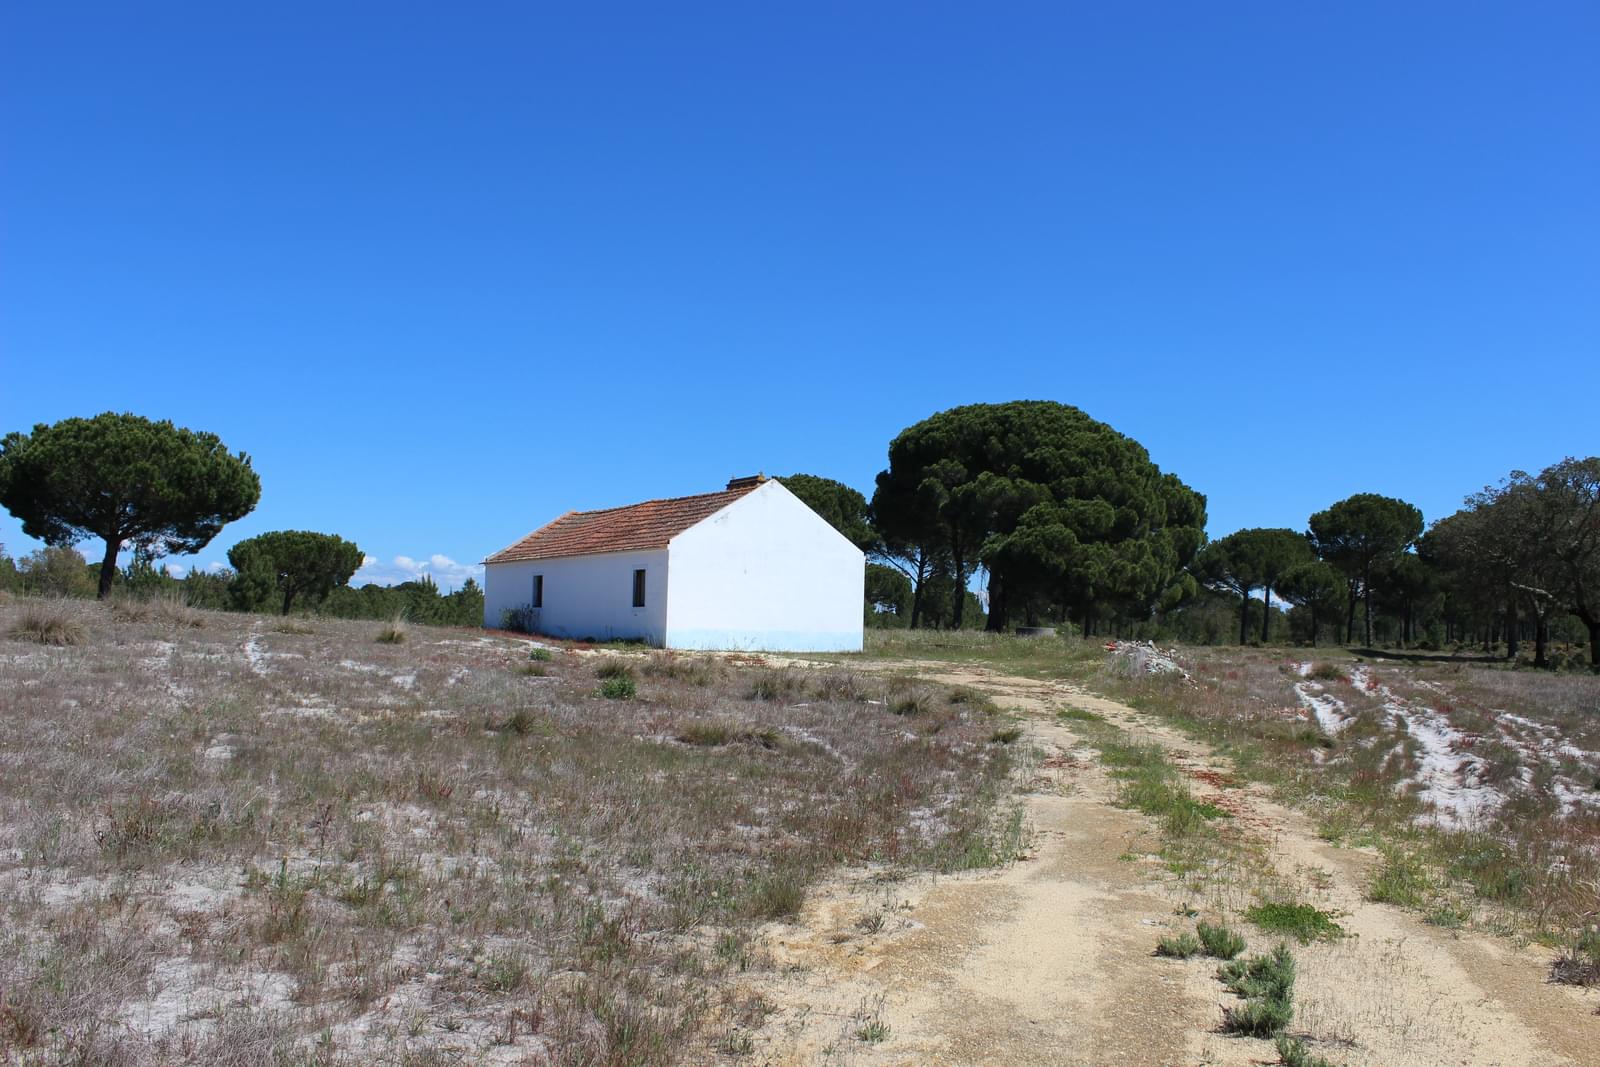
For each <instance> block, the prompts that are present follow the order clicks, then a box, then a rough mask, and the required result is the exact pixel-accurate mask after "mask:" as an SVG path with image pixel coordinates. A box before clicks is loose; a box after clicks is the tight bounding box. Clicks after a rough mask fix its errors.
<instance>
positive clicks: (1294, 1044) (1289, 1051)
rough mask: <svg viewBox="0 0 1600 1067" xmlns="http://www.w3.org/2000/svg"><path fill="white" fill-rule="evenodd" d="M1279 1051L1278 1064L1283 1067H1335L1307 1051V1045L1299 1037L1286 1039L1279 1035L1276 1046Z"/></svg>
mask: <svg viewBox="0 0 1600 1067" xmlns="http://www.w3.org/2000/svg"><path fill="white" fill-rule="evenodd" d="M1275 1047H1276V1048H1277V1050H1278V1062H1279V1064H1281V1065H1282V1067H1333V1064H1331V1063H1329V1062H1328V1061H1327V1060H1325V1059H1323V1058H1322V1057H1321V1056H1317V1055H1314V1054H1312V1053H1310V1052H1308V1051H1306V1043H1305V1042H1304V1041H1301V1040H1300V1039H1299V1038H1298V1037H1284V1036H1282V1035H1279V1037H1278V1041H1277V1044H1276V1046H1275Z"/></svg>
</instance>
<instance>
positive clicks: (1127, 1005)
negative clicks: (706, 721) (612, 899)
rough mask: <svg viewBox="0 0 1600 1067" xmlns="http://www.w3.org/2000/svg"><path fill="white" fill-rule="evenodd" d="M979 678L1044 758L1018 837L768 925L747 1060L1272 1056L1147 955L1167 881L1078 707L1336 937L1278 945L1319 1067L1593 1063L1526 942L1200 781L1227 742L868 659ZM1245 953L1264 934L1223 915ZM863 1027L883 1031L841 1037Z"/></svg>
mask: <svg viewBox="0 0 1600 1067" xmlns="http://www.w3.org/2000/svg"><path fill="white" fill-rule="evenodd" d="M878 667H879V669H885V670H898V671H907V670H913V671H916V672H917V673H920V674H921V675H922V676H924V677H927V678H930V679H933V680H937V681H941V682H947V683H953V684H962V685H968V686H972V687H974V688H976V689H980V690H982V691H984V692H986V693H988V694H989V695H991V696H992V697H993V698H994V699H995V700H996V701H997V702H998V703H999V704H1000V705H1001V706H1002V707H1006V708H1010V709H1016V710H1018V711H1019V712H1022V713H1024V714H1025V722H1026V725H1027V739H1028V740H1030V741H1031V742H1032V743H1033V745H1034V746H1035V747H1036V749H1037V750H1038V751H1039V752H1040V753H1041V754H1042V756H1043V758H1042V760H1041V761H1039V763H1038V765H1037V766H1030V767H1028V768H1026V769H1025V770H1024V772H1023V773H1024V774H1025V776H1026V779H1027V780H1026V781H1025V782H1024V794H1023V803H1024V805H1025V811H1026V817H1027V819H1028V821H1029V823H1030V824H1031V826H1032V828H1033V831H1034V836H1033V849H1032V853H1031V855H1030V856H1029V857H1028V858H1027V859H1025V860H1023V861H1021V862H1018V863H1016V864H1013V865H1011V866H1010V867H1008V868H1006V869H1004V870H1001V871H997V872H990V873H982V874H974V875H961V876H946V877H940V878H936V879H935V878H919V879H915V880H912V881H882V880H879V877H877V876H875V874H874V872H865V871H853V872H848V873H846V874H843V875H841V876H840V877H839V878H838V879H836V880H835V881H833V882H831V883H828V884H826V885H824V886H823V887H821V888H820V889H819V890H818V891H817V892H815V893H813V895H812V897H811V898H810V899H809V900H808V903H807V905H806V907H805V909H804V911H803V913H802V915H801V916H800V919H799V921H798V922H797V923H795V924H793V925H785V924H774V925H772V926H771V927H769V928H768V929H767V931H766V945H767V948H768V950H769V951H770V953H771V955H772V957H773V960H774V962H775V963H776V965H777V966H776V969H775V970H774V971H773V972H771V973H772V974H773V975H774V977H771V978H765V979H760V980H757V982H756V983H755V989H756V990H757V991H759V992H760V993H761V994H762V995H763V996H765V997H766V998H767V999H768V1000H769V1001H770V1002H772V1003H773V1004H775V1005H776V1006H777V1010H776V1011H775V1012H773V1013H772V1015H771V1016H770V1017H769V1018H768V1020H767V1022H766V1024H765V1026H764V1027H763V1028H762V1029H761V1031H759V1032H758V1033H757V1034H756V1035H754V1036H755V1039H756V1049H755V1055H754V1057H752V1058H751V1059H752V1060H753V1061H754V1062H758V1063H768V1064H813V1063H861V1064H906V1065H910V1064H1057V1065H1061V1064H1083V1065H1099V1064H1141V1065H1143V1064H1148V1065H1178V1064H1183V1065H1190V1064H1218V1065H1224V1064H1228V1065H1232V1064H1237V1065H1246V1064H1266V1063H1276V1062H1278V1057H1277V1054H1276V1052H1275V1051H1274V1050H1273V1047H1272V1044H1271V1043H1270V1042H1267V1041H1259V1040H1254V1039H1243V1038H1234V1037H1229V1036H1226V1035H1224V1034H1222V1033H1220V1032H1219V1030H1218V1023H1219V1021H1220V1018H1221V1008H1222V1006H1223V1005H1224V1004H1232V1003H1237V1001H1236V1000H1235V998H1233V997H1231V996H1230V995H1228V994H1227V993H1225V992H1224V991H1223V990H1222V988H1221V986H1220V984H1219V983H1218V982H1217V981H1216V980H1215V979H1214V977H1213V974H1214V971H1215V968H1216V963H1215V961H1210V960H1204V959H1194V960H1188V961H1176V960H1166V959H1160V958H1157V957H1155V956H1154V955H1153V954H1152V953H1153V949H1154V946H1155V943H1156V940H1157V938H1158V937H1160V936H1161V935H1162V934H1164V933H1176V932H1180V931H1182V930H1186V929H1189V928H1191V924H1190V920H1188V919H1185V918H1184V917H1182V916H1181V915H1180V914H1179V910H1180V906H1182V905H1185V904H1193V906H1195V907H1198V908H1201V909H1203V910H1207V911H1215V910H1217V909H1218V908H1221V909H1223V910H1233V909H1234V908H1235V907H1237V908H1242V907H1244V906H1245V905H1247V904H1248V903H1250V900H1249V899H1248V897H1247V896H1246V895H1245V894H1246V891H1245V889H1244V888H1243V885H1244V883H1245V882H1247V881H1248V879H1246V878H1244V877H1242V876H1241V879H1240V886H1239V888H1238V889H1237V890H1236V892H1237V894H1238V895H1239V898H1238V899H1228V898H1227V896H1228V893H1229V890H1227V889H1223V890H1221V891H1219V894H1218V895H1217V897H1216V898H1215V899H1212V900H1208V901H1188V900H1186V899H1185V896H1184V890H1183V889H1182V888H1181V886H1180V885H1178V880H1177V879H1174V878H1172V877H1170V876H1168V875H1166V873H1165V871H1164V870H1163V868H1162V866H1161V864H1160V863H1159V861H1157V860H1154V859H1153V858H1150V857H1149V853H1151V852H1153V851H1154V850H1155V849H1156V847H1157V844H1156V840H1157V831H1156V828H1155V827H1154V824H1153V822H1152V820H1150V819H1148V818H1147V817H1145V816H1142V815H1140V814H1138V813H1136V812H1131V811H1127V810H1124V809H1121V808H1118V807H1116V806H1115V805H1114V803H1113V799H1114V796H1115V783H1114V782H1113V781H1112V780H1111V779H1110V778H1109V777H1108V776H1107V775H1106V774H1105V772H1104V771H1103V770H1102V769H1101V768H1100V767H1099V765H1098V764H1097V762H1096V760H1095V758H1094V752H1093V750H1092V749H1090V748H1089V747H1087V746H1086V745H1085V744H1084V743H1083V742H1082V740H1081V739H1080V738H1079V737H1077V736H1076V735H1075V734H1073V733H1072V732H1071V731H1070V730H1068V729H1067V728H1065V727H1064V726H1063V725H1061V724H1060V723H1059V722H1058V721H1057V720H1056V719H1055V718H1054V715H1053V713H1054V712H1055V711H1056V710H1058V709H1060V708H1064V707H1067V706H1073V707H1078V708H1083V709H1086V710H1090V711H1093V712H1095V713H1097V714H1099V715H1102V716H1104V717H1105V718H1106V720H1107V721H1109V722H1111V723H1113V724H1115V725H1117V726H1119V727H1121V728H1123V729H1124V730H1126V731H1128V732H1129V733H1130V734H1131V735H1133V736H1134V737H1135V738H1136V739H1138V740H1144V741H1150V742H1154V743H1157V744H1160V745H1162V746H1163V747H1164V748H1166V749H1168V751H1169V758H1170V759H1172V761H1173V762H1175V763H1177V764H1178V765H1179V766H1180V767H1182V768H1183V769H1184V770H1185V771H1186V772H1188V773H1189V774H1190V775H1191V776H1193V775H1195V774H1196V773H1197V772H1198V773H1199V775H1200V776H1198V777H1192V779H1191V787H1192V788H1193V790H1194V792H1195V794H1196V796H1197V797H1200V798H1203V799H1213V800H1215V801H1216V802H1218V803H1219V804H1221V805H1222V806H1225V807H1228V808H1229V809H1230V810H1233V811H1234V812H1235V813H1236V820H1235V823H1236V825H1240V826H1243V827H1245V830H1246V834H1247V836H1248V837H1249V839H1250V840H1251V841H1252V842H1253V843H1254V845H1255V846H1256V849H1255V851H1256V852H1257V854H1258V857H1259V861H1260V862H1261V863H1264V864H1267V865H1269V866H1270V867H1271V868H1275V869H1276V871H1277V872H1278V876H1279V877H1280V878H1281V879H1284V880H1287V881H1288V882H1289V883H1290V884H1292V885H1295V886H1297V887H1298V892H1299V893H1300V894H1301V895H1303V897H1304V899H1307V900H1310V901H1311V902H1313V903H1316V904H1317V905H1318V906H1319V907H1322V908H1324V909H1327V910H1330V911H1333V912H1335V913H1336V914H1338V915H1339V922H1340V923H1341V925H1343V926H1344V927H1345V929H1346V930H1348V931H1349V932H1350V933H1351V934H1352V935H1354V936H1351V937H1347V938H1344V939H1343V940H1340V941H1336V942H1332V943H1328V944H1318V945H1311V946H1305V947H1298V946H1297V947H1296V949H1295V951H1296V957H1297V960H1298V963H1299V980H1298V983H1297V986H1296V1019H1295V1023H1294V1026H1293V1027H1292V1028H1291V1033H1293V1034H1296V1035H1297V1036H1301V1037H1304V1038H1306V1039H1307V1042H1308V1047H1309V1048H1310V1050H1311V1051H1313V1052H1315V1053H1316V1054H1318V1055H1321V1056H1324V1057H1326V1058H1327V1059H1328V1060H1329V1062H1330V1063H1333V1064H1344V1065H1347V1067H1356V1065H1362V1067H1367V1065H1373V1067H1376V1065H1380V1064H1382V1065H1400V1067H1409V1065H1416V1067H1427V1065H1445V1064H1450V1065H1483V1067H1490V1065H1498V1067H1521V1065H1533V1064H1541V1065H1542V1064H1552V1065H1581V1067H1587V1065H1600V1017H1597V1016H1596V1015H1595V1014H1594V1011H1595V1007H1596V1002H1597V999H1600V998H1596V997H1595V996H1593V995H1592V994H1591V995H1585V994H1583V993H1581V992H1579V991H1576V990H1573V989H1569V988H1566V987H1561V986H1555V985H1550V984H1548V983H1547V982H1546V981H1545V973H1546V968H1547V966H1548V963H1549V953H1548V951H1547V950H1543V949H1539V948H1536V947H1530V948H1518V947H1516V946H1514V945H1513V944H1512V943H1510V942H1509V941H1505V940H1503V939H1496V938H1493V937H1490V936H1487V935H1481V934H1476V933H1472V932H1464V931H1451V930H1445V929H1440V928H1436V927H1432V926H1428V925H1426V924H1424V923H1423V922H1422V921H1421V918H1420V917H1419V916H1416V915H1413V914H1410V913H1407V912H1405V911H1402V910H1400V909H1397V908H1393V907H1389V906H1386V905H1379V904H1372V903H1368V902H1366V901H1365V900H1364V899H1363V893H1362V889H1363V887H1364V886H1365V884H1366V881H1367V871H1368V870H1369V868H1370V866H1371V865H1372V863H1373V862H1374V860H1375V857H1374V856H1373V855H1371V854H1370V853H1368V852H1364V851H1362V850H1356V849H1341V848H1336V847H1334V846H1332V845H1330V844H1328V843H1326V842H1324V841H1322V840H1321V839H1319V838H1318V837H1317V835H1316V832H1315V827H1314V826H1312V825H1311V823H1310V821H1309V820H1308V819H1306V818H1305V817H1304V816H1303V815H1301V814H1299V813H1297V812H1294V811H1292V810H1290V809H1287V808H1285V807H1283V806H1281V805H1278V804H1276V803H1274V802H1273V801H1272V800H1271V799H1270V798H1269V797H1268V796H1267V794H1266V792H1265V791H1264V790H1263V789H1261V788H1259V787H1255V786H1244V787H1242V788H1230V789H1222V788H1219V786H1218V785H1217V784H1214V783H1217V782H1219V781H1223V780H1225V778H1226V776H1227V775H1228V774H1229V771H1230V770H1231V768H1230V766H1229V764H1228V763H1227V761H1226V760H1224V759H1221V758H1219V757H1217V756H1215V755H1214V754H1212V753H1210V752H1209V751H1207V750H1206V749H1205V748H1204V747H1203V746H1201V745H1199V744H1197V743H1196V742H1194V741H1192V740H1190V739H1188V738H1186V737H1184V736H1182V735H1181V734H1179V733H1178V732H1177V731H1175V730H1173V729H1170V728H1168V727H1166V726H1164V725H1162V724H1161V723H1159V722H1157V721H1155V720H1153V719H1151V718H1150V717H1147V716H1144V715H1141V714H1140V713H1138V712H1136V711H1134V710H1133V709H1131V708H1128V707H1126V706H1125V705H1122V704H1118V703H1116V702H1113V701H1109V700H1105V699H1103V698H1100V697H1097V696H1094V695H1092V694H1089V693H1087V692H1085V691H1083V690H1081V689H1079V688H1077V687H1075V686H1072V685H1069V684H1065V683H1060V682H1048V681H1038V680H1033V679H1026V678H1019V677H1015V676H1011V675H1006V674H1002V673H998V672H994V671H989V670H986V669H982V668H969V667H963V668H959V669H949V668H930V667H929V666H928V665H926V664H907V663H894V664H881V665H878ZM1240 929H1241V930H1242V932H1244V933H1246V935H1247V936H1248V937H1250V940H1251V945H1250V947H1251V950H1252V951H1264V950H1266V949H1267V948H1270V947H1271V944H1272V943H1274V942H1273V940H1271V939H1268V938H1267V937H1265V936H1264V935H1262V934H1260V933H1259V932H1257V931H1255V930H1254V929H1252V928H1250V927H1248V926H1247V925H1244V924H1240ZM863 1033H867V1034H869V1035H871V1036H874V1037H877V1036H880V1035H884V1034H886V1035H887V1036H884V1037H882V1039H881V1040H876V1041H869V1040H863V1037H862V1035H863Z"/></svg>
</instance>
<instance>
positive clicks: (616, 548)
mask: <svg viewBox="0 0 1600 1067" xmlns="http://www.w3.org/2000/svg"><path fill="white" fill-rule="evenodd" d="M759 485H760V483H759V482H754V481H753V480H752V483H751V484H749V485H736V486H735V488H732V489H724V490H721V491H720V492H716V493H701V494H700V495H698V496H680V497H673V498H672V499H670V500H646V501H645V502H644V503H642V504H629V505H628V506H627V507H623V508H607V509H605V510H604V511H569V512H567V513H566V514H565V515H563V516H561V517H560V518H559V519H556V520H554V521H553V522H549V523H546V524H545V525H543V526H541V527H539V528H538V529H537V530H535V531H533V533H531V534H529V535H528V536H527V537H524V538H523V539H522V540H520V541H518V542H516V543H515V544H513V545H509V546H507V547H506V548H502V549H501V550H500V551H498V552H496V553H495V554H494V555H492V556H490V557H489V558H488V559H486V560H484V562H485V563H513V562H516V561H517V560H524V559H553V558H555V557H557V556H592V555H595V554H597V553H600V552H633V551H638V550H640V549H647V548H666V547H667V542H668V541H671V540H672V539H673V538H674V537H676V536H678V534H680V533H682V532H683V531H685V530H687V529H688V528H689V527H691V526H693V525H694V524H695V523H697V522H699V521H700V520H702V519H707V518H710V517H711V516H712V515H714V514H716V513H717V512H719V511H721V510H722V509H723V508H725V507H727V506H728V505H729V504H731V503H733V502H734V501H735V500H738V499H739V498H740V497H742V496H744V495H745V494H747V493H749V492H750V491H751V490H753V489H756V488H757V487H758V486H759Z"/></svg>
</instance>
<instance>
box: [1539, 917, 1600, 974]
mask: <svg viewBox="0 0 1600 1067" xmlns="http://www.w3.org/2000/svg"><path fill="white" fill-rule="evenodd" d="M1550 980H1551V981H1552V982H1560V983H1562V984H1563V985H1580V986H1592V985H1600V927H1593V926H1591V927H1589V928H1588V929H1586V930H1584V931H1583V932H1582V933H1580V934H1579V935H1578V936H1577V938H1575V939H1574V940H1573V943H1572V945H1571V946H1570V947H1569V948H1568V949H1567V950H1566V951H1565V952H1563V953H1562V954H1561V955H1560V956H1558V957H1556V961H1555V962H1554V963H1552V964H1551V965H1550Z"/></svg>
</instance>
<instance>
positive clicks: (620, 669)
mask: <svg viewBox="0 0 1600 1067" xmlns="http://www.w3.org/2000/svg"><path fill="white" fill-rule="evenodd" d="M594 676H595V677H596V678H627V679H629V680H630V681H631V680H632V678H633V664H631V663H629V662H628V661H627V660H625V659H622V658H620V657H618V656H607V657H605V658H604V659H602V660H601V661H600V662H598V663H596V664H595V665H594Z"/></svg>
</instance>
